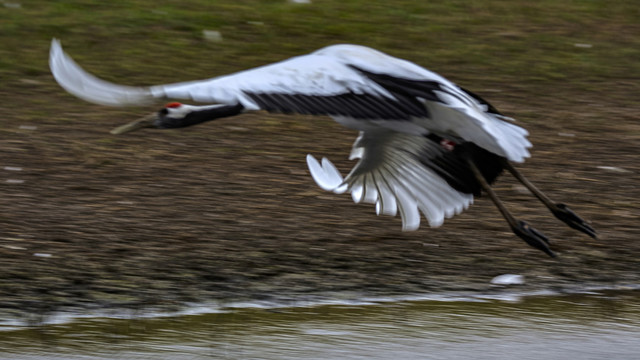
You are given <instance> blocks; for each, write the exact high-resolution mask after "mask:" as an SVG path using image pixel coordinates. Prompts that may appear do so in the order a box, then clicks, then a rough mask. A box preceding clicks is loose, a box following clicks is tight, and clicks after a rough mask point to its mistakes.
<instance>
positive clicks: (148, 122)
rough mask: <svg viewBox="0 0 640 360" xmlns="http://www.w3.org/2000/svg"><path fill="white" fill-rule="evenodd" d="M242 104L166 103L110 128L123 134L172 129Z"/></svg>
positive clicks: (231, 112) (234, 109)
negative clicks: (146, 129)
mask: <svg viewBox="0 0 640 360" xmlns="http://www.w3.org/2000/svg"><path fill="white" fill-rule="evenodd" d="M242 109H243V107H242V105H203V106H196V105H187V104H182V103H179V102H171V103H168V104H166V105H165V106H164V107H163V108H162V109H160V111H158V112H155V113H153V114H150V115H147V116H145V117H143V118H141V119H138V120H135V121H132V122H130V123H128V124H126V125H122V126H119V127H117V128H115V129H113V130H111V133H112V134H116V135H118V134H124V133H128V132H131V131H135V130H138V129H144V128H154V129H173V128H181V127H187V126H192V125H196V124H199V123H202V122H205V121H210V120H215V119H217V118H221V117H227V116H233V115H237V114H239V113H240V112H242Z"/></svg>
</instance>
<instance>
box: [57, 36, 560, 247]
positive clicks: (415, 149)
mask: <svg viewBox="0 0 640 360" xmlns="http://www.w3.org/2000/svg"><path fill="white" fill-rule="evenodd" d="M49 63H50V67H51V70H52V73H53V75H54V77H55V78H56V80H57V81H58V83H59V84H60V85H61V86H62V87H64V88H65V89H66V90H67V91H69V92H70V93H72V94H74V95H76V96H78V97H80V98H82V99H84V100H87V101H90V102H94V103H98V104H103V105H112V106H125V105H140V104H145V103H150V102H152V101H154V100H156V99H167V98H170V99H190V100H193V101H197V102H200V103H208V104H216V105H208V106H202V107H198V106H192V105H181V104H178V103H175V104H177V105H175V106H169V105H168V106H167V107H166V108H165V109H163V111H162V112H161V113H160V114H159V115H158V117H160V118H162V120H163V121H164V120H167V121H169V120H170V121H172V123H162V124H161V125H162V126H159V125H158V124H156V125H154V126H155V127H180V126H190V125H194V124H196V123H200V122H203V121H206V120H211V119H212V118H204V116H205V114H207V116H209V117H212V116H213V117H214V118H215V117H223V116H231V115H235V114H237V113H239V112H243V111H256V110H267V111H270V112H280V113H300V114H311V115H328V116H331V117H332V118H333V119H334V120H335V121H337V122H338V123H340V124H343V125H345V126H347V127H350V128H353V129H357V130H359V131H360V136H359V137H358V139H357V140H356V142H355V144H354V146H353V151H352V153H351V157H350V158H351V159H355V158H358V159H360V160H359V162H358V163H357V165H356V166H355V167H354V168H353V170H352V171H351V173H350V174H349V175H348V176H347V177H346V178H343V177H342V175H340V172H339V171H338V170H337V169H336V168H335V166H334V165H333V164H332V163H331V162H330V161H329V160H327V159H323V160H322V162H318V161H317V160H316V159H315V158H314V157H313V156H311V155H308V156H307V163H308V166H309V170H310V172H311V175H312V177H313V178H314V180H315V181H316V183H317V184H318V185H319V186H320V187H322V188H323V189H325V190H330V191H334V192H337V193H342V192H345V191H348V192H351V195H352V197H353V199H354V201H355V202H366V203H374V204H376V211H377V213H379V214H380V213H382V214H388V215H395V214H396V213H397V212H398V211H399V212H400V214H401V217H402V222H403V229H404V230H415V229H417V228H418V227H419V224H420V212H422V213H423V214H424V215H425V217H426V218H427V220H428V222H429V225H431V226H439V225H441V224H442V222H443V221H444V219H445V218H448V217H451V216H453V215H455V214H458V213H460V212H461V211H463V210H464V209H466V208H467V207H468V206H469V204H471V203H472V202H473V195H474V193H475V194H477V193H479V191H480V186H481V184H480V183H482V182H483V181H481V180H478V181H477V182H476V180H470V179H472V178H473V177H474V174H473V173H472V172H471V169H470V167H469V166H470V165H469V164H468V163H467V162H466V161H467V160H469V159H468V158H467V157H464V156H461V155H460V154H459V153H457V152H455V151H453V149H454V147H457V146H458V145H459V144H460V145H461V144H472V146H474V149H476V150H474V152H475V153H478V152H480V153H482V154H481V155H478V156H481V157H483V159H484V160H480V158H478V159H473V160H472V161H474V162H477V163H478V164H480V165H479V167H482V166H485V165H487V166H486V167H485V168H484V169H482V168H481V169H480V170H483V171H482V172H483V174H484V177H486V178H487V181H488V182H489V183H490V182H491V181H493V180H494V179H495V177H497V176H498V174H499V173H500V172H501V171H502V169H503V168H504V166H503V165H501V164H502V163H501V161H502V160H500V159H503V160H505V161H507V160H509V161H514V162H523V161H524V159H525V158H527V157H529V152H528V150H527V149H528V148H529V147H531V143H530V142H529V141H528V140H527V135H528V132H527V131H526V130H525V129H523V128H521V127H519V126H516V125H514V124H513V123H512V120H513V119H510V118H507V117H505V116H503V115H501V114H500V113H499V112H498V111H497V110H496V109H495V108H493V106H491V105H490V104H489V103H487V102H486V101H484V100H483V99H481V98H480V97H479V96H477V95H475V94H473V93H471V92H469V91H467V90H464V89H462V88H460V87H458V86H457V85H455V84H454V83H452V82H450V81H448V80H447V79H445V78H443V77H442V76H440V75H438V74H436V73H433V72H431V71H429V70H426V69H424V68H422V67H420V66H418V65H416V64H414V63H412V62H409V61H406V60H402V59H398V58H395V57H392V56H389V55H387V54H384V53H382V52H379V51H377V50H374V49H370V48H367V47H364V46H358V45H333V46H328V47H326V48H323V49H320V50H317V51H315V52H313V53H310V54H307V55H302V56H297V57H293V58H290V59H288V60H284V61H281V62H277V63H274V64H270V65H265V66H262V67H257V68H254V69H250V70H246V71H241V72H237V73H234V74H231V75H224V76H219V77H214V78H211V79H206V80H198V81H190V82H181V83H173V84H166V85H156V86H150V87H133V86H123V85H116V84H112V83H109V82H106V81H104V80H100V79H98V78H96V77H94V76H93V75H91V74H88V73H87V72H86V71H84V70H83V69H82V68H81V67H80V66H78V65H77V64H76V63H75V62H74V61H73V60H72V59H71V58H70V57H69V56H68V55H67V54H65V53H64V52H63V50H62V47H61V46H60V43H59V42H58V41H57V40H55V39H54V40H53V41H52V46H51V53H50V60H49ZM216 111H221V112H224V113H223V114H222V113H221V114H217V115H215V116H214V115H211V114H213V113H215V112H216ZM197 112H200V115H199V116H200V118H197V119H191V120H189V121H186V116H187V114H188V113H193V114H196V113H197ZM183 119H184V120H183ZM156 121H157V120H156ZM454 145H455V146H454ZM483 161H484V162H485V165H482V164H481V163H482V162H483ZM489 165H490V166H489ZM471 167H475V165H471ZM475 170H478V169H475ZM510 170H511V169H510ZM514 171H515V170H514ZM472 182H473V186H471V185H470V184H471V183H472ZM467 185H469V186H471V187H474V188H475V189H476V190H472V189H470V188H469V186H467ZM483 186H484V185H483ZM483 189H485V188H484V187H483ZM485 190H486V189H485ZM510 223H511V222H510ZM512 227H514V225H513V224H512ZM519 236H521V235H519ZM521 237H522V236H521ZM536 241H537V240H536ZM536 246H537V245H536ZM541 246H543V247H545V246H546V245H541ZM539 248H542V247H539ZM545 249H546V250H545V251H547V250H548V248H546V247H545ZM548 253H550V252H548Z"/></svg>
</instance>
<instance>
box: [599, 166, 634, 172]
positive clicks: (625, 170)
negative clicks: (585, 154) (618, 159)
mask: <svg viewBox="0 0 640 360" xmlns="http://www.w3.org/2000/svg"><path fill="white" fill-rule="evenodd" d="M597 168H598V169H600V170H606V171H613V172H618V173H631V172H632V171H631V170H627V169H623V168H620V167H616V166H597Z"/></svg>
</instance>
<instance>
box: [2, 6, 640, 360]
mask: <svg viewBox="0 0 640 360" xmlns="http://www.w3.org/2000/svg"><path fill="white" fill-rule="evenodd" d="M638 19H640V7H638V4H637V2H636V1H615V2H611V1H604V0H603V1H598V0H590V1H589V0H574V1H551V0H548V1H547V0H542V1H534V2H532V1H520V0H517V1H509V2H505V1H499V0H495V1H493V0H487V1H434V2H428V1H402V0H401V1H394V2H388V1H359V0H354V1H337V0H336V1H333V0H312V1H287V0H269V1H243V0H237V1H205V0H200V1H195V0H192V1H180V2H178V1H164V2H162V1H147V0H127V1H109V2H101V1H88V0H84V1H19V0H9V1H2V2H0V44H1V46H0V96H1V98H2V101H0V191H1V199H2V201H0V262H1V263H2V265H1V266H0V319H1V320H3V321H2V323H1V324H0V344H2V346H1V347H2V348H3V349H6V350H2V351H0V356H5V357H7V358H16V357H18V355H19V356H20V357H22V358H51V357H54V356H58V355H54V354H59V357H60V358H65V359H69V358H74V356H75V357H78V358H81V357H82V358H84V357H83V356H90V357H91V356H93V357H97V358H145V357H156V358H157V357H158V356H161V357H163V356H164V357H166V358H176V359H178V358H216V357H219V358H229V359H233V358H273V359H286V358H291V359H294V358H340V359H345V358H389V357H392V356H393V357H400V358H424V357H422V356H423V355H424V354H425V353H430V354H432V355H430V356H433V358H439V359H442V358H460V357H469V354H474V356H476V355H477V356H480V355H478V354H480V353H482V352H483V349H488V348H491V349H494V350H495V349H497V350H495V351H493V352H488V353H486V354H487V356H488V357H487V358H505V359H506V358H512V357H511V356H508V355H509V354H511V355H512V354H513V353H519V352H526V353H527V354H530V355H531V356H536V358H539V356H546V357H547V358H554V357H553V356H550V355H553V354H556V355H557V354H560V356H562V354H569V353H571V354H575V353H576V352H577V351H578V350H580V349H582V351H583V352H584V353H582V355H584V356H586V357H584V358H589V356H597V357H593V358H594V359H595V358H601V356H602V355H603V354H614V355H618V357H614V358H631V357H627V356H631V355H630V354H633V353H634V352H635V353H637V350H639V349H638V345H636V344H635V342H634V341H633V339H634V337H636V338H637V335H638V334H639V333H640V330H639V329H640V327H639V322H640V320H639V319H640V311H639V307H638V306H639V300H638V299H639V298H638V296H637V286H638V284H640V274H639V272H638V265H639V264H638V258H639V255H640V242H639V241H638V240H639V237H640V225H638V221H637V220H638V217H639V216H640V200H639V199H640V188H639V184H640V181H639V180H640V175H639V172H640V165H639V163H638V154H639V153H640V122H639V121H638V120H639V118H638V113H640V100H639V98H638V94H639V93H640V22H639V21H638ZM53 37H55V38H58V39H60V40H61V41H62V45H63V47H64V49H65V50H66V51H67V52H68V53H69V54H70V55H71V56H72V57H73V58H74V59H75V60H76V61H77V62H78V63H79V64H80V65H81V66H82V67H84V68H85V69H86V70H88V71H89V72H91V73H93V74H95V75H97V76H99V77H101V78H103V79H106V80H109V81H113V82H116V83H120V84H127V85H154V84H164V83H172V82H178V81H187V80H194V79H204V78H209V77H214V76H218V75H223V74H228V73H231V72H234V71H240V70H243V69H247V68H251V67H255V66H260V65H264V64H267V63H271V62H275V61H279V60H283V59H286V58H288V57H291V56H295V55H300V54H305V53H308V52H311V51H313V50H316V49H318V48H320V47H324V46H327V45H331V44H338V43H354V44H361V45H366V46H370V47H373V48H376V49H379V50H381V51H384V52H386V53H389V54H391V55H393V56H397V57H400V58H405V59H408V60H411V61H413V62H415V63H417V64H419V65H422V66H424V67H426V68H428V69H430V70H432V71H435V72H437V73H439V74H441V75H443V76H445V77H447V78H448V79H450V80H452V81H454V82H456V83H457V84H459V85H460V86H463V87H465V88H467V89H470V90H472V91H474V92H476V93H478V94H480V95H481V96H482V97H484V98H486V99H487V100H488V101H490V102H491V103H492V104H493V105H494V106H496V107H497V108H498V109H500V110H501V111H502V112H503V113H505V114H506V115H508V116H511V117H514V118H516V119H517V120H518V121H519V125H521V126H523V127H525V128H526V129H528V130H529V132H530V133H531V136H530V139H531V141H532V143H533V144H534V147H533V149H532V156H533V157H532V158H531V159H530V160H528V161H527V163H526V164H524V165H522V166H519V168H520V169H521V170H522V171H523V172H524V174H525V175H527V176H528V177H529V178H530V179H531V180H532V181H533V182H534V183H536V184H537V185H538V186H539V187H540V188H541V189H542V190H543V191H545V192H547V194H549V195H550V196H551V197H552V198H553V199H555V200H557V201H561V202H566V203H568V204H571V205H572V208H573V209H574V210H576V212H578V213H579V214H580V215H581V216H583V217H584V218H586V219H590V220H591V221H592V222H593V226H594V227H595V228H596V230H597V231H598V232H599V235H600V237H601V239H600V240H599V241H594V240H592V239H590V238H587V237H586V236H583V235H581V233H578V232H575V231H573V230H571V229H569V228H567V227H566V226H565V225H564V224H562V223H559V222H558V221H556V220H555V219H553V218H552V216H551V215H550V214H549V213H548V212H547V210H546V209H544V208H543V207H542V206H540V205H539V203H538V202H537V200H535V199H534V198H533V197H532V196H531V195H530V194H528V193H527V192H526V191H523V189H522V188H521V187H520V186H518V185H517V183H516V182H514V181H512V180H511V179H510V178H509V177H508V176H505V177H503V178H501V179H500V180H499V181H498V182H497V184H496V189H497V191H498V193H499V194H500V195H501V196H502V197H503V198H504V199H505V200H507V201H508V202H509V205H510V209H511V210H513V211H514V212H515V213H516V214H518V215H519V216H521V217H522V218H523V219H526V220H527V221H529V222H530V223H531V224H533V225H534V226H535V227H536V228H537V229H539V230H541V231H543V232H544V233H545V234H546V235H547V236H548V237H549V238H550V239H552V241H553V245H554V248H555V249H557V250H558V252H559V253H560V258H559V259H549V258H546V257H545V255H544V254H542V253H540V252H539V251H536V250H535V249H532V248H530V247H528V246H527V245H526V244H524V243H523V242H522V241H521V240H519V239H518V238H516V237H514V236H513V234H512V233H511V232H510V231H509V229H508V227H507V226H506V224H505V223H504V221H503V220H502V218H501V216H500V214H499V213H498V212H497V211H496V210H495V209H494V207H493V205H492V204H491V203H490V201H488V199H485V198H478V199H476V201H475V204H474V205H473V206H472V207H471V208H470V209H469V210H468V211H466V212H465V213H463V214H462V215H460V216H457V217H456V218H454V219H449V220H448V221H446V222H445V224H444V225H443V226H442V227H440V228H437V229H430V228H427V227H426V224H425V225H423V228H422V229H420V230H419V231H417V232H412V233H402V232H401V231H400V229H401V221H400V219H399V218H397V217H396V218H391V217H376V216H375V212H374V208H373V207H372V206H369V205H356V204H353V203H352V200H351V199H350V197H349V196H346V195H343V196H339V195H334V194H331V193H325V192H323V191H322V190H321V189H319V188H317V186H316V185H315V184H314V183H313V180H312V179H311V178H310V176H309V175H308V173H307V170H306V164H305V156H306V154H307V153H311V154H314V155H315V156H316V157H318V156H327V157H329V158H330V159H331V160H332V161H334V162H335V163H336V164H337V165H338V166H339V168H340V169H341V170H342V171H343V173H344V172H346V170H348V169H349V168H350V166H352V165H353V163H351V162H349V161H348V160H347V157H348V154H349V151H350V148H351V143H352V142H353V140H354V139H355V136H356V133H355V132H354V131H352V130H349V129H345V128H343V127H341V126H340V125H338V124H335V123H333V121H332V120H330V119H328V118H321V117H318V118H316V117H308V116H286V115H273V114H267V113H253V114H247V115H243V116H239V117H235V118H229V119H221V120H218V121H216V122H211V123H206V124H203V125H200V126H195V127H192V128H186V129H179V130H171V131H169V130H168V131H154V130H149V131H140V132H136V133H132V134H130V135H125V136H113V135H111V134H109V130H110V129H112V128H113V127H115V126H117V125H121V124H124V123H126V122H128V121H130V120H133V119H136V118H138V117H139V116H141V115H144V114H147V113H149V112H151V111H156V110H158V109H159V108H160V107H161V106H162V104H158V105H157V106H151V107H148V106H147V107H139V108H109V107H102V106H97V105H93V104H90V103H86V102H84V101H82V100H79V99H77V98H75V97H73V96H71V95H69V94H67V93H66V92H65V91H64V90H63V89H62V88H60V87H59V86H58V85H57V84H56V82H55V81H54V79H53V77H52V76H51V74H50V72H49V68H48V63H47V62H48V51H49V44H50V42H51V39H52V38H53ZM505 273H514V274H520V275H523V276H524V278H525V279H526V281H525V284H522V285H518V286H516V287H496V286H493V285H491V284H490V280H491V279H492V278H493V277H494V276H497V275H500V274H505ZM633 289H636V290H633ZM610 290H612V291H613V292H611V291H610ZM620 290H625V291H620ZM585 292H587V293H589V294H586V295H585V294H583V295H580V296H578V295H571V296H568V295H565V294H567V293H571V294H575V293H585ZM542 294H547V295H549V296H547V297H543V298H538V296H539V295H542ZM550 294H553V296H551V295H550ZM525 295H529V296H525ZM523 296H524V297H523ZM505 299H506V300H509V301H507V302H504V301H501V300H505ZM445 300H446V301H445ZM478 302H481V305H478V304H477V303H478ZM581 306H582V307H581ZM274 309H279V310H277V312H274V311H275V310H274ZM196 314H197V315H196ZM576 314H577V315H576ZM158 316H163V317H162V318H159V317H158ZM160 319H162V320H160ZM367 319H370V320H371V321H369V320H367ZM505 319H507V320H508V319H511V320H509V321H507V320H505ZM454 320H455V321H454ZM456 321H457V322H456ZM447 324H454V325H452V327H453V330H452V327H450V326H447ZM532 324H534V325H535V326H534V325H532ZM528 328H529V329H533V330H531V331H528V332H527V331H524V329H528ZM381 329H384V331H382V330H381ZM427 329H428V330H427ZM501 329H502V330H501ZM505 329H507V330H505ZM596 329H597V330H596ZM165 331H166V333H165ZM520 331H522V332H520ZM169 333H171V334H173V335H171V336H168V335H166V334H169ZM487 334H489V335H487ZM509 334H510V335H509ZM514 334H515V335H514ZM558 334H562V336H560V335H558ZM576 334H582V335H580V336H578V337H576V336H577V335H576ZM574 335H575V336H574ZM510 336H511V337H510ZM401 339H403V340H401ZM613 339H618V340H616V341H618V342H617V343H616V342H615V341H613ZM627 340H628V341H627ZM189 341H191V342H189ZM542 342H547V343H548V344H554V345H555V346H556V347H554V346H547V347H544V346H539V345H538V344H540V343H542ZM391 344H394V345H393V346H391ZM587 344H590V346H593V347H589V346H587ZM593 344H598V345H602V344H610V345H611V344H613V345H611V346H604V345H603V346H595V345H593ZM383 349H387V350H388V351H382V350H383ZM500 349H502V350H500ZM3 351H4V352H3ZM439 351H440V352H439ZM563 351H566V352H563ZM598 351H600V352H598ZM158 354H161V355H158ZM309 354H316V355H318V356H314V355H309ZM501 356H502V357H501ZM524 358H526V357H524ZM532 358H533V357H532ZM556 358H561V357H556Z"/></svg>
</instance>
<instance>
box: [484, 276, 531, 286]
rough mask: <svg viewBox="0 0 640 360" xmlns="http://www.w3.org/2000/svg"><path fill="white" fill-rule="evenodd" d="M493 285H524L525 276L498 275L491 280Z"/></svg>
mask: <svg viewBox="0 0 640 360" xmlns="http://www.w3.org/2000/svg"><path fill="white" fill-rule="evenodd" d="M491 283H492V284H494V285H523V284H524V276H522V275H514V274H503V275H498V276H496V277H494V278H493V279H491Z"/></svg>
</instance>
